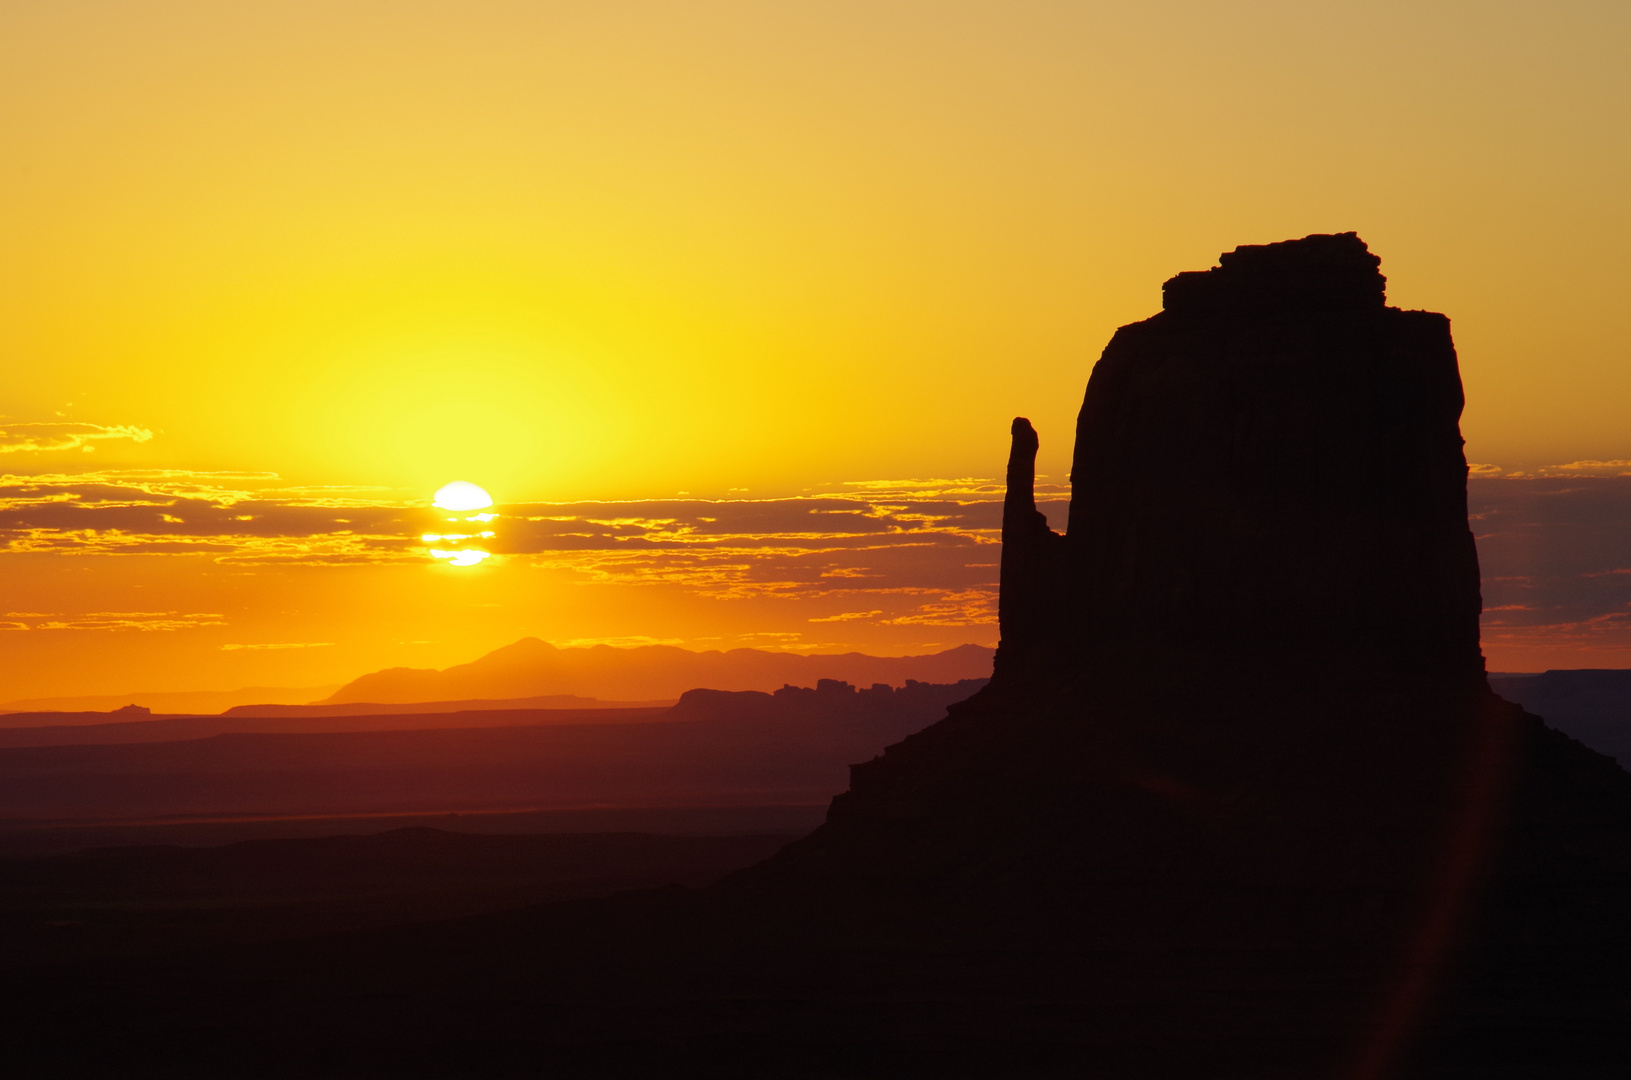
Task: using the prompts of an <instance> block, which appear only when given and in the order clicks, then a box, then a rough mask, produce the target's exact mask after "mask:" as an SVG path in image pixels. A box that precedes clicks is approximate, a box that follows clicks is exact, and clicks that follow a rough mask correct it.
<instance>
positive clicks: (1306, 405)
mask: <svg viewBox="0 0 1631 1080" xmlns="http://www.w3.org/2000/svg"><path fill="white" fill-rule="evenodd" d="M1378 265H1379V260H1378V259H1377V258H1376V256H1374V255H1372V254H1371V253H1370V252H1369V251H1368V250H1366V247H1365V244H1364V243H1363V242H1362V241H1361V240H1360V239H1359V238H1358V237H1357V236H1355V235H1354V234H1352V233H1344V234H1342V235H1338V236H1310V237H1307V238H1305V239H1303V240H1294V241H1286V242H1284V243H1279V244H1267V245H1262V246H1253V247H1242V248H1238V249H1236V250H1235V251H1233V252H1230V253H1227V254H1225V255H1223V256H1222V257H1221V259H1220V260H1219V266H1218V267H1217V268H1216V269H1212V270H1207V271H1201V272H1196V273H1185V274H1179V275H1178V276H1177V277H1174V278H1172V279H1171V280H1170V281H1168V282H1167V283H1166V286H1165V290H1164V292H1165V301H1166V302H1165V310H1163V311H1162V312H1161V313H1160V314H1158V315H1155V316H1154V317H1152V318H1150V319H1147V320H1145V321H1143V322H1140V323H1135V324H1133V325H1131V326H1126V327H1123V328H1122V329H1121V330H1119V331H1117V333H1116V335H1115V337H1114V338H1112V339H1111V341H1110V344H1109V346H1108V347H1107V348H1106V349H1105V350H1104V355H1103V357H1102V358H1101V359H1100V361H1099V363H1098V365H1097V366H1096V367H1095V368H1094V371H1093V376H1092V379H1091V380H1090V381H1089V383H1088V387H1087V396H1086V400H1085V401H1084V402H1083V405H1082V411H1081V418H1080V420H1079V422H1078V425H1077V430H1076V450H1075V457H1074V462H1073V469H1072V474H1071V481H1072V485H1073V492H1072V501H1071V512H1070V526H1069V530H1068V532H1067V534H1066V536H1065V537H1064V538H1063V539H1062V540H1061V539H1060V538H1057V537H1054V536H1053V535H1052V534H1051V533H1048V532H1047V530H1046V528H1045V526H1044V527H1037V526H1036V525H1034V524H1033V523H1032V521H1031V515H1032V514H1034V505H1032V504H1031V503H1030V495H1029V488H1030V474H1029V471H1028V468H1027V467H1026V464H1025V463H1026V461H1028V460H1029V459H1030V457H1031V456H1032V455H1034V453H1035V449H1034V447H1035V441H1036V436H1035V434H1034V433H1033V432H1032V431H1031V429H1030V425H1029V423H1028V422H1024V421H1016V422H1015V433H1014V457H1013V459H1011V461H1010V465H1009V505H1008V512H1007V516H1006V518H1005V522H1004V535H1003V542H1004V578H1003V591H1004V596H1003V600H1004V606H1003V609H1002V615H1003V627H1002V630H1003V641H1004V650H1005V652H1007V653H1010V654H1012V653H1016V652H1018V653H1025V652H1027V651H1032V649H1033V643H1040V646H1039V647H1040V648H1041V650H1042V651H1043V652H1045V653H1046V654H1047V655H1046V657H1045V658H1046V660H1047V662H1049V663H1053V664H1057V663H1058V662H1060V661H1061V660H1062V661H1064V662H1066V663H1072V664H1075V663H1081V662H1083V661H1084V660H1091V658H1094V657H1098V658H1105V657H1113V658H1114V659H1113V660H1111V663H1112V665H1113V666H1116V667H1120V666H1123V665H1125V664H1126V663H1128V662H1132V663H1134V664H1139V663H1146V662H1148V661H1149V660H1151V659H1155V660H1157V661H1158V662H1160V663H1167V664H1194V663H1197V662H1199V663H1203V664H1208V663H1209V664H1227V665H1246V666H1253V665H1257V666H1261V665H1272V666H1275V667H1284V666H1286V665H1300V666H1308V665H1320V666H1323V667H1326V668H1328V669H1330V670H1332V671H1333V672H1334V671H1337V670H1342V669H1346V670H1349V671H1364V672H1366V674H1367V676H1368V677H1370V678H1389V677H1391V678H1415V677H1421V676H1424V675H1461V676H1463V677H1467V678H1471V679H1476V678H1477V677H1478V676H1479V675H1481V673H1482V671H1483V663H1482V659H1481V657H1480V655H1479V650H1478V612H1479V594H1478V561H1477V553H1476V550H1475V548H1474V546H1473V539H1472V534H1471V532H1470V531H1469V530H1468V528H1467V511H1466V494H1465V490H1466V474H1467V473H1466V461H1465V459H1464V457H1463V456H1462V451H1461V436H1460V432H1459V429H1458V426H1457V425H1458V421H1459V418H1460V414H1461V406H1462V395H1461V382H1460V378H1459V375H1458V373H1457V370H1456V355H1455V348H1454V346H1453V345H1452V344H1451V340H1450V328H1449V320H1447V319H1446V318H1444V316H1442V315H1436V314H1432V313H1429V312H1420V311H1400V310H1398V309H1396V308H1390V307H1388V306H1387V305H1386V302H1385V300H1384V292H1383V290H1384V286H1385V279H1384V278H1383V277H1382V275H1381V274H1380V273H1379V272H1378V269H1377V268H1378ZM1044 565H1045V566H1046V567H1047V569H1046V570H1039V569H1038V568H1039V567H1041V566H1044ZM1010 568H1011V569H1010ZM1011 590H1012V591H1013V592H1015V593H1016V594H1017V595H1013V596H1010V595H1009V594H1010V591H1011ZM1005 659H1007V660H1008V662H1009V663H1013V662H1014V661H1013V658H1012V657H1011V656H1010V657H1007V658H1005ZM1026 666H1028V665H1026Z"/></svg>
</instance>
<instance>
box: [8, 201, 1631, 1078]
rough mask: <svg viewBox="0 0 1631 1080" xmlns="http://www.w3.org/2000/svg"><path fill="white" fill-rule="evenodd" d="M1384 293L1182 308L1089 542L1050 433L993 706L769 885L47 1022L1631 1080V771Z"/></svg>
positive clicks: (1118, 389) (328, 946) (488, 1045)
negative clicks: (1483, 586) (1539, 672)
mask: <svg viewBox="0 0 1631 1080" xmlns="http://www.w3.org/2000/svg"><path fill="white" fill-rule="evenodd" d="M1378 265H1379V264H1378V260H1377V259H1376V257H1375V256H1373V255H1371V254H1370V253H1369V251H1368V250H1367V249H1366V247H1365V245H1364V244H1363V243H1362V242H1361V241H1360V240H1359V239H1358V237H1357V236H1355V235H1354V234H1351V233H1348V234H1341V235H1334V236H1310V237H1306V238H1304V239H1301V240H1294V241H1287V242H1284V243H1278V244H1269V245H1263V246H1253V247H1242V248H1239V249H1237V250H1235V251H1234V252H1231V253H1229V254H1226V255H1224V256H1222V258H1221V260H1220V265H1219V266H1218V267H1217V268H1216V269H1212V270H1208V271H1204V272H1200V273H1187V274H1180V275H1178V276H1177V277H1175V278H1173V279H1172V280H1171V281H1169V282H1167V284H1166V289H1165V309H1164V310H1163V311H1162V312H1161V313H1159V314H1157V315H1155V316H1154V317H1152V318H1150V319H1147V320H1145V321H1144V322H1141V323H1137V324H1134V325H1132V326H1128V327H1124V328H1122V329H1121V330H1120V331H1118V332H1117V334H1116V335H1115V337H1114V339H1113V340H1112V341H1111V342H1110V344H1109V346H1108V348H1107V349H1106V350H1105V353H1104V357H1103V359H1102V360H1101V361H1100V362H1099V364H1098V366H1097V367H1096V368H1095V369H1094V372H1093V375H1092V378H1091V381H1090V382H1089V385H1088V389H1087V396H1086V399H1085V403H1084V405H1083V408H1082V413H1081V420H1080V424H1079V426H1078V431H1077V443H1076V451H1075V459H1074V466H1073V475H1072V484H1073V501H1072V505H1071V517H1070V524H1069V529H1068V530H1067V532H1066V534H1065V535H1064V536H1058V535H1055V534H1054V533H1052V532H1051V531H1050V530H1049V529H1048V527H1047V524H1046V522H1045V521H1044V520H1043V519H1042V518H1041V516H1040V515H1039V514H1038V513H1037V512H1036V510H1035V506H1034V502H1033V499H1032V495H1031V486H1032V463H1033V461H1034V455H1035V453H1036V447H1037V435H1036V433H1035V432H1034V431H1033V430H1032V428H1031V426H1030V424H1029V423H1028V422H1026V421H1024V420H1016V421H1015V423H1014V431H1013V434H1014V446H1013V454H1012V457H1011V459H1010V462H1009V472H1008V481H1009V493H1008V501H1007V504H1006V509H1005V516H1004V528H1003V541H1004V551H1003V565H1002V601H1001V611H1000V617H1001V622H1002V645H1001V647H1000V649H999V651H998V655H997V660H996V672H995V676H994V678H993V681H992V682H991V684H990V685H989V686H988V687H987V688H986V689H984V690H982V691H981V692H980V693H978V694H976V695H975V696H974V697H972V698H971V699H969V700H968V701H966V702H963V703H961V704H959V705H956V706H953V707H952V708H951V709H950V710H949V713H948V715H947V717H946V719H945V720H943V721H941V722H940V723H938V724H935V725H933V726H932V727H930V728H928V729H926V730H924V731H922V732H920V733H919V734H917V735H914V736H911V737H909V738H907V739H906V740H904V741H903V742H901V743H898V744H896V745H894V746H892V747H890V748H889V749H888V750H887V751H886V752H885V753H884V754H883V755H882V756H880V757H878V758H877V759H875V760H873V761H871V762H867V763H865V764H863V765H859V766H857V767H855V769H854V770H853V782H852V784H851V788H850V790H849V792H848V793H846V794H844V795H841V796H839V797H838V798H836V799H835V800H834V802H833V804H832V807H831V809H830V812H829V815H828V819H827V822H826V824H825V825H823V826H822V827H821V828H820V829H818V830H817V831H816V832H815V833H813V834H812V835H810V836H809V837H807V838H805V839H804V840H802V841H799V842H797V843H795V844H793V845H791V846H789V847H788V848H786V849H784V850H783V851H782V852H780V853H779V854H778V855H776V856H775V857H773V858H772V859H770V860H769V861H767V862H765V863H763V864H761V865H759V866H757V867H753V868H751V869H749V870H746V871H742V872H739V873H737V874H735V875H732V876H731V877H729V878H726V879H725V880H724V881H722V882H721V883H719V884H718V885H716V886H713V887H711V888H709V889H706V890H699V891H686V890H678V889H675V890H666V891H657V892H647V893H635V894H626V895H623V896H619V897H612V898H607V899H603V900H597V901H587V902H581V903H573V904H563V905H552V906H548V907H542V908H536V909H529V910H526V911H520V912H513V913H509V914H505V915H499V916H487V917H483V918H479V919H472V920H465V921H462V922H458V923H449V924H437V925H429V926H423V927H416V928H409V929H404V930H396V931H388V932H381V933H374V934H369V935H353V936H349V937H340V938H333V939H328V940H324V941H317V942H295V943H288V944H286V945H283V946H280V947H279V948H278V949H277V950H267V949H260V950H244V951H238V952H233V953H231V954H212V955H206V956H202V957H197V958H190V959H187V960H185V961H180V960H178V961H172V962H169V963H168V965H165V966H154V965H149V966H146V967H140V968H131V967H124V968H119V967H117V966H113V967H108V966H104V967H101V968H97V969H96V970H95V971H94V972H92V973H87V972H86V971H82V970H80V971H70V970H66V969H63V970H56V971H42V972H40V973H38V980H39V983H40V988H41V989H40V993H39V995H38V996H37V998H36V1002H45V1003H46V1004H44V1005H39V1004H36V1005H35V1006H34V1007H32V1008H31V1009H30V1010H28V1011H26V1012H25V1013H19V1014H17V1016H21V1017H23V1019H20V1020H19V1019H14V1020H13V1022H14V1023H18V1024H21V1023H27V1024H30V1025H33V1027H32V1029H31V1030H32V1031H33V1032H34V1035H33V1038H34V1039H35V1041H36V1044H37V1045H48V1044H50V1043H51V1040H52V1039H54V1038H55V1039H61V1038H64V1037H65V1036H66V1034H67V1033H70V1032H71V1033H74V1035H75V1037H76V1038H79V1039H81V1040H82V1039H83V1036H84V1032H85V1030H87V1029H88V1028H90V1027H92V1026H94V1027H95V1028H96V1030H98V1031H101V1032H102V1033H103V1034H104V1036H105V1037H106V1038H110V1039H112V1040H113V1041H114V1042H115V1043H117V1044H118V1045H119V1047H120V1048H121V1050H122V1051H123V1052H125V1053H127V1054H130V1053H136V1052H137V1051H139V1052H140V1053H142V1054H149V1055H156V1056H159V1057H162V1059H163V1060H164V1061H166V1062H167V1064H168V1067H169V1068H170V1069H171V1073H172V1074H174V1073H175V1072H177V1071H183V1070H184V1068H185V1067H186V1065H187V1064H188V1063H189V1062H190V1063H191V1064H192V1065H196V1066H197V1071H201V1072H207V1071H209V1068H210V1066H211V1065H214V1066H216V1067H219V1064H220V1062H222V1061H224V1060H232V1061H236V1062H240V1063H242V1062H246V1061H253V1062H256V1063H268V1062H270V1063H273V1064H266V1065H264V1067H265V1068H266V1069H267V1070H269V1074H271V1075H284V1074H292V1073H291V1072H290V1070H291V1069H295V1071H298V1072H299V1073H300V1074H301V1075H324V1074H332V1075H374V1074H375V1073H376V1072H377V1073H379V1074H381V1075H383V1074H384V1073H386V1072H396V1073H404V1072H406V1073H417V1074H423V1075H476V1076H502V1075H561V1076H622V1075H632V1074H633V1073H634V1072H635V1071H636V1070H641V1071H645V1072H649V1073H654V1074H658V1075H665V1076H673V1075H706V1076H715V1077H717V1076H752V1077H880V1076H891V1077H893V1076H926V1077H927V1076H934V1077H940V1076H953V1075H955V1076H980V1077H994V1076H1038V1077H1040V1076H1072V1077H1075V1076H1102V1077H1253V1078H1261V1077H1288V1078H1290V1077H1296V1078H1307V1077H1334V1078H1353V1080H1359V1078H1368V1077H1383V1076H1395V1075H1397V1076H1412V1077H1414V1076H1420V1077H1429V1076H1431V1077H1445V1076H1455V1077H1474V1076H1476V1077H1493V1076H1514V1077H1516V1076H1570V1077H1591V1076H1622V1075H1625V1066H1626V1064H1627V1057H1626V1049H1625V1046H1624V1038H1623V1032H1624V1029H1625V1026H1626V1023H1627V1016H1626V1013H1625V1001H1626V1000H1627V999H1628V998H1631V976H1628V972H1631V917H1628V914H1627V913H1628V912H1631V777H1628V776H1627V774H1626V773H1624V772H1623V771H1622V770H1620V769H1619V768H1618V767H1617V766H1616V765H1615V764H1614V763H1613V762H1612V761H1611V760H1609V759H1607V758H1605V757H1603V756H1601V755H1598V754H1594V753H1592V752H1591V751H1589V750H1586V749H1585V748H1584V747H1581V746H1580V745H1579V744H1577V743H1574V742H1572V741H1571V740H1569V739H1568V738H1566V737H1565V736H1563V735H1561V734H1559V733H1557V732H1554V731H1552V730H1550V729H1548V728H1546V727H1545V726H1544V725H1543V724H1542V723H1541V722H1540V721H1539V720H1538V719H1536V718H1534V717H1531V716H1528V715H1526V714H1524V713H1523V712H1522V711H1521V710H1519V709H1518V708H1517V707H1515V706H1512V705H1509V704H1508V703H1506V702H1503V701H1501V700H1500V699H1499V698H1497V697H1495V696H1494V695H1493V694H1492V693H1490V691H1489V689H1488V687H1487V685H1486V683H1485V679H1484V674H1483V663H1482V659H1481V657H1480V654H1479V650H1478V629H1477V617H1478V612H1479V596H1478V567H1477V557H1476V551H1475V548H1474V545H1473V541H1472V537H1471V534H1470V533H1469V531H1468V528H1467V520H1466V507H1465V477H1466V466H1465V462H1464V460H1463V457H1462V452H1461V439H1460V435H1459V432H1458V429H1457V424H1458V418H1459V413H1460V409H1461V389H1460V380H1459V376H1458V374H1457V370H1456V359H1455V353H1454V349H1453V346H1452V343H1451V339H1450V333H1449V326H1448V321H1447V320H1446V319H1445V318H1444V317H1443V316H1440V315H1435V314H1430V313H1425V312H1410V311H1400V310H1396V309H1393V308H1389V307H1387V306H1386V303H1385V299H1384V291H1383V290H1384V279H1383V278H1382V276H1381V274H1380V273H1379V272H1378ZM97 995H102V996H100V997H98V996H97ZM93 999H94V1000H93ZM67 1003H72V1006H73V1007H75V1008H77V1009H78V1010H79V1011H78V1012H77V1013H75V1014H74V1015H75V1016H76V1018H78V1019H76V1021H75V1023H74V1024H71V1025H65V1024H64V1023H63V1022H61V1020H60V1015H61V1013H62V1010H64V1009H66V1008H69V1007H70V1005H69V1004H67ZM86 1016H95V1017H96V1020H95V1023H94V1025H92V1024H91V1022H90V1021H87V1020H84V1019H83V1018H84V1017H86ZM178 1016H179V1017H185V1018H186V1019H185V1022H181V1021H178V1020H176V1019H175V1018H176V1017H178ZM54 1018H56V1019H54ZM110 1033H111V1034H110ZM57 1045H59V1046H60V1045H61V1043H58V1044H57ZM132 1048H135V1050H133V1049H132ZM245 1048H249V1049H251V1050H252V1051H253V1053H250V1054H247V1055H246V1054H245ZM85 1052H86V1053H92V1052H93V1051H85ZM55 1053H56V1055H57V1059H59V1060H60V1058H61V1054H62V1051H61V1050H58V1051H56V1052H55ZM227 1055H237V1056H234V1057H229V1056H227ZM291 1063H298V1068H295V1066H294V1065H292V1064H291ZM280 1069H281V1070H283V1071H282V1072H279V1071H278V1070H280Z"/></svg>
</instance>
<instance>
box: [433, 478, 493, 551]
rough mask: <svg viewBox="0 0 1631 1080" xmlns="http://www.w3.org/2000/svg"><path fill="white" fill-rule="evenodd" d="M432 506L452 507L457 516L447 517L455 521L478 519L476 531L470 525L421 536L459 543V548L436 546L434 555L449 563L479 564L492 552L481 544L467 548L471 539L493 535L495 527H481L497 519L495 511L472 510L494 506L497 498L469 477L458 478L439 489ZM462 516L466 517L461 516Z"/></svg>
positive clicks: (475, 539)
mask: <svg viewBox="0 0 1631 1080" xmlns="http://www.w3.org/2000/svg"><path fill="white" fill-rule="evenodd" d="M431 505H432V506H434V507H436V508H437V509H439V510H451V511H453V512H454V516H452V517H449V518H447V519H446V520H448V521H451V522H459V521H470V522H477V523H478V527H477V529H476V530H475V531H469V530H470V527H469V526H468V525H467V526H465V527H464V529H463V530H461V531H457V532H445V533H426V534H425V535H424V536H422V537H420V539H421V540H423V541H424V542H425V543H427V544H458V545H460V546H458V547H433V548H431V549H430V557H431V558H433V559H437V560H441V561H444V562H446V563H447V565H448V566H475V565H476V564H477V563H479V562H481V561H482V560H483V559H486V558H488V557H489V556H490V555H491V554H492V553H491V552H488V551H484V550H482V549H481V548H478V547H473V546H471V547H466V546H464V545H465V544H467V543H469V542H470V541H478V542H479V541H481V540H486V539H488V538H490V537H491V536H492V535H493V530H491V529H486V528H480V526H482V525H486V524H487V523H488V522H490V521H492V520H493V519H495V518H497V517H498V515H497V514H494V513H479V514H477V513H471V511H472V510H486V509H487V507H489V506H492V505H493V497H492V496H491V495H489V494H487V492H486V491H485V490H484V489H483V488H481V487H479V486H478V485H476V484H472V483H471V482H470V481H468V480H455V481H453V482H452V483H451V484H444V485H442V486H441V487H440V488H438V489H437V491H436V494H435V496H434V497H433V498H432V500H431ZM461 515H462V516H461Z"/></svg>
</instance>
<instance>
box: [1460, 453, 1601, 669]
mask: <svg viewBox="0 0 1631 1080" xmlns="http://www.w3.org/2000/svg"><path fill="white" fill-rule="evenodd" d="M1468 512H1469V518H1470V521H1471V524H1472V527H1473V532H1474V535H1475V536H1476V537H1477V539H1478V558H1479V564H1480V568H1481V570H1482V572H1483V593H1484V641H1485V643H1486V646H1496V647H1499V646H1514V647H1518V646H1521V647H1529V648H1541V647H1544V648H1554V647H1556V648H1565V647H1568V648H1578V647H1592V648H1601V647H1613V648H1631V573H1627V572H1626V571H1627V570H1628V566H1627V564H1628V563H1631V476H1602V475H1596V476H1593V475H1589V474H1585V473H1584V471H1583V470H1582V471H1581V473H1579V474H1577V475H1573V476H1569V477H1557V476H1551V477H1521V478H1513V477H1511V476H1506V477H1501V478H1496V479H1474V480H1473V481H1471V482H1470V483H1469V484H1468Z"/></svg>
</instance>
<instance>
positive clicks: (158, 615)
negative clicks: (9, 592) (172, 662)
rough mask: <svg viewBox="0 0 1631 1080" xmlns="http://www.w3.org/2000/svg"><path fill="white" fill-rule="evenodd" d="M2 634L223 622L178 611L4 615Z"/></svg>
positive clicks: (149, 628)
mask: <svg viewBox="0 0 1631 1080" xmlns="http://www.w3.org/2000/svg"><path fill="white" fill-rule="evenodd" d="M6 618H7V620H8V621H6V622H4V623H0V629H5V630H30V631H33V630H98V631H110V630H111V631H122V630H141V631H154V630H196V629H198V628H199V627H201V626H225V625H226V619H225V618H224V617H223V616H221V615H219V614H213V613H207V612H193V613H183V612H179V611H91V612H85V613H83V614H74V615H69V614H42V613H39V612H15V611H14V612H8V613H7V615H6Z"/></svg>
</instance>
